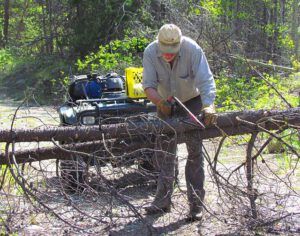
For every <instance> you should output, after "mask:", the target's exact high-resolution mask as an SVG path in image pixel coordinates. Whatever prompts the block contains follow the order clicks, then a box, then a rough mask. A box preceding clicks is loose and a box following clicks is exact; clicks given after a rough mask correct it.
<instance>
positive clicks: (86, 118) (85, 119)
mask: <svg viewBox="0 0 300 236" xmlns="http://www.w3.org/2000/svg"><path fill="white" fill-rule="evenodd" d="M95 123H96V118H95V117H94V116H84V117H82V124H84V125H94V124H95Z"/></svg>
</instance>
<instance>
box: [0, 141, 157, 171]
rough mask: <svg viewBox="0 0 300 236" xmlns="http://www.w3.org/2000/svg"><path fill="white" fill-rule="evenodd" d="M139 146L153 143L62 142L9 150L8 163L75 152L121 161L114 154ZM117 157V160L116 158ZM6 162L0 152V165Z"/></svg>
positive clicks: (64, 157)
mask: <svg viewBox="0 0 300 236" xmlns="http://www.w3.org/2000/svg"><path fill="white" fill-rule="evenodd" d="M141 148H151V149H153V148H154V143H150V142H142V141H141V140H140V139H139V140H137V139H133V140H106V141H105V144H104V143H103V141H93V142H84V143H72V144H63V145H57V146H53V147H42V148H33V149H29V150H23V151H15V152H14V153H12V152H9V154H8V156H9V160H10V163H18V164H20V163H27V162H35V161H43V160H49V159H60V160H68V159H69V160H71V159H72V158H74V157H75V153H77V154H78V153H80V155H81V157H83V158H85V159H88V158H93V157H96V158H97V159H98V160H99V161H102V162H104V163H106V162H112V159H114V160H113V161H114V162H116V161H122V160H121V159H122V158H119V157H118V158H116V156H121V155H125V154H128V153H131V152H133V151H135V150H138V149H141ZM118 159H119V160H118ZM3 164H8V163H7V157H6V156H5V154H4V153H2V154H0V165H3Z"/></svg>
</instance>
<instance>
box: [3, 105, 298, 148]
mask: <svg viewBox="0 0 300 236" xmlns="http://www.w3.org/2000/svg"><path fill="white" fill-rule="evenodd" d="M218 115H219V116H218V120H217V124H216V126H211V127H207V128H206V129H204V130H200V128H199V127H197V126H195V125H191V124H190V122H189V123H188V118H185V117H178V118H174V119H170V120H168V121H167V124H168V125H166V123H165V122H162V121H160V120H159V119H149V120H147V121H146V122H145V121H137V122H127V123H119V124H109V125H99V126H76V127H73V126H71V127H66V126H62V127H47V126H46V127H42V128H38V129H15V130H12V131H10V130H3V129H2V130H0V142H12V141H14V142H33V141H68V142H75V141H92V140H101V139H103V137H105V138H111V139H113V138H126V137H128V136H131V135H139V134H140V133H153V131H154V130H160V131H161V132H162V133H166V134H170V133H174V132H176V133H178V134H182V133H185V132H190V131H193V130H198V131H199V132H200V133H201V137H202V139H209V138H214V137H219V136H222V135H223V134H224V133H223V130H224V131H225V133H226V134H228V135H238V134H243V133H249V132H252V131H253V128H249V127H247V126H246V125H245V124H243V123H242V122H240V121H239V120H238V119H237V117H239V118H240V119H242V120H245V121H248V122H252V123H260V124H261V125H263V126H264V128H266V129H269V130H272V129H278V128H279V127H280V126H282V125H283V124H285V123H289V124H291V125H296V126H298V125H299V124H300V108H292V109H288V110H284V111H278V110H259V111H244V112H230V113H220V114H218Z"/></svg>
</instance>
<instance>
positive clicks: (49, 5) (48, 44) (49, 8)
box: [46, 0, 53, 54]
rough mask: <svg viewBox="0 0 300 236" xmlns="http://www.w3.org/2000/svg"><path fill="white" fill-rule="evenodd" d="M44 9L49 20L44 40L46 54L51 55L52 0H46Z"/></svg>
mask: <svg viewBox="0 0 300 236" xmlns="http://www.w3.org/2000/svg"><path fill="white" fill-rule="evenodd" d="M46 9H47V14H48V18H49V22H48V30H49V31H48V34H47V40H46V48H47V53H48V54H53V12H52V0H46Z"/></svg>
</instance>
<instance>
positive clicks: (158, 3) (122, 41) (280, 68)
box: [0, 0, 300, 110]
mask: <svg viewBox="0 0 300 236" xmlns="http://www.w3.org/2000/svg"><path fill="white" fill-rule="evenodd" d="M170 22H171V23H175V24H177V25H178V26H180V27H181V29H182V31H183V33H184V34H185V35H187V36H190V37H191V38H193V39H194V40H196V41H197V42H198V43H199V45H200V46H201V47H202V48H203V49H204V51H205V53H206V55H207V58H208V60H209V63H210V66H211V69H212V71H213V73H214V75H215V78H216V82H217V86H218V94H217V102H216V104H218V106H219V107H220V109H221V110H222V109H223V110H234V109H237V108H238V109H248V108H257V109H258V108H280V107H281V106H284V105H286V104H285V103H284V102H283V100H282V99H281V97H280V96H277V92H278V91H279V92H280V93H282V94H283V95H284V97H285V99H287V101H288V102H289V103H290V104H292V106H297V105H298V103H299V101H298V99H299V98H298V96H294V94H293V93H292V92H293V91H297V88H299V87H300V86H299V73H298V74H297V71H299V68H300V62H299V60H300V3H299V1H298V0H252V1H247V0H230V1H229V0H215V1H209V0H205V1H195V0H187V1H178V0H168V1H165V0H145V1H141V0H110V1H104V0H95V1H87V0H55V1H54V0H4V1H1V3H0V71H1V73H0V84H1V88H4V89H2V90H5V91H8V94H9V96H11V97H12V98H14V99H22V98H24V97H25V96H28V94H34V95H35V98H37V99H38V100H39V102H40V103H48V104H59V103H61V102H62V101H63V100H65V99H67V85H68V83H69V76H70V75H72V74H78V73H89V72H98V73H100V74H105V73H108V72H112V71H114V72H117V73H120V74H124V69H125V68H126V67H130V66H142V63H141V60H142V55H143V50H144V48H145V47H146V46H147V44H148V43H149V42H151V41H152V40H154V39H155V38H156V35H157V31H158V29H159V28H160V27H161V25H163V24H164V23H170ZM273 85H276V89H277V90H278V91H277V92H276V91H275V90H274V89H270V86H273ZM270 98H272V99H270Z"/></svg>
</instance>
